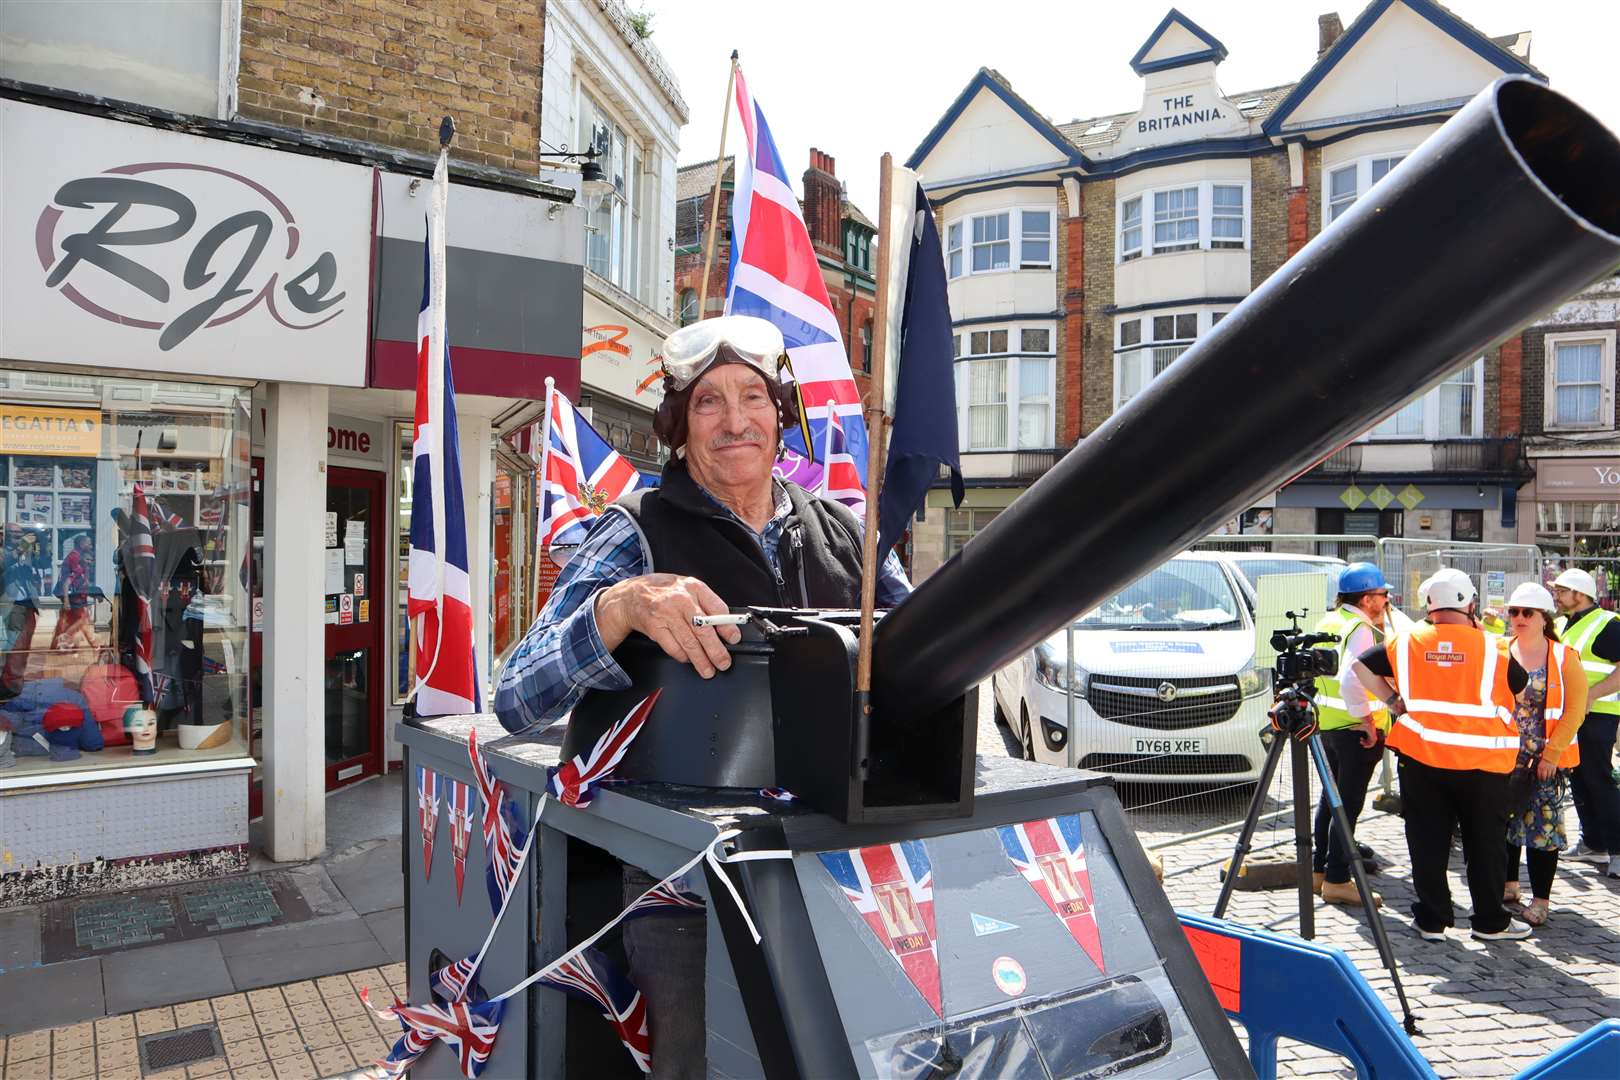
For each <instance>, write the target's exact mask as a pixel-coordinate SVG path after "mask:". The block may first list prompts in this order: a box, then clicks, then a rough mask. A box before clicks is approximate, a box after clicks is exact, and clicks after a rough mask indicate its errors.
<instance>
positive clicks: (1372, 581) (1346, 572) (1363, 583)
mask: <svg viewBox="0 0 1620 1080" xmlns="http://www.w3.org/2000/svg"><path fill="white" fill-rule="evenodd" d="M1387 588H1389V582H1387V581H1385V580H1384V572H1383V571H1382V570H1380V569H1378V565H1377V564H1376V563H1370V562H1358V563H1351V564H1350V565H1349V566H1347V567H1345V568H1344V569H1343V570H1340V571H1339V592H1341V593H1364V592H1372V591H1373V590H1374V589H1387Z"/></svg>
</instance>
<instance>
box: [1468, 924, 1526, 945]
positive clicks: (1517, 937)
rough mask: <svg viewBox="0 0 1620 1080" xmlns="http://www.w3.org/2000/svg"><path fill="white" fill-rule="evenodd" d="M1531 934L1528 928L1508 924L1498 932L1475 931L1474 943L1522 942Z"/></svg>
mask: <svg viewBox="0 0 1620 1080" xmlns="http://www.w3.org/2000/svg"><path fill="white" fill-rule="evenodd" d="M1531 933H1532V931H1531V929H1530V927H1528V926H1523V925H1515V924H1514V923H1511V922H1510V923H1508V924H1507V925H1506V926H1504V927H1503V928H1502V929H1500V930H1494V931H1492V930H1475V931H1473V935H1474V940H1475V941H1523V940H1524V939H1525V938H1527V937H1529V936H1530V934H1531Z"/></svg>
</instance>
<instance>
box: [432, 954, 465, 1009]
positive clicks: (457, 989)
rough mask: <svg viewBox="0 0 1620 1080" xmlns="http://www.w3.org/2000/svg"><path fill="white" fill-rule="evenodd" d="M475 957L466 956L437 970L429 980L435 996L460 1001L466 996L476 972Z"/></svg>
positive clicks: (445, 999)
mask: <svg viewBox="0 0 1620 1080" xmlns="http://www.w3.org/2000/svg"><path fill="white" fill-rule="evenodd" d="M475 959H477V958H476V957H472V956H468V957H464V958H463V959H460V960H457V961H456V962H455V963H453V964H447V965H446V966H444V967H442V968H439V969H438V970H437V971H435V972H434V973H433V975H432V977H431V978H430V979H429V980H428V981H429V982H430V983H431V984H432V989H433V996H434V997H436V998H439V999H441V1000H443V1001H460V1000H461V999H462V998H464V997H466V996H467V988H468V987H469V986H471V985H472V981H473V975H474V974H475V969H474V967H473V961H474V960H475Z"/></svg>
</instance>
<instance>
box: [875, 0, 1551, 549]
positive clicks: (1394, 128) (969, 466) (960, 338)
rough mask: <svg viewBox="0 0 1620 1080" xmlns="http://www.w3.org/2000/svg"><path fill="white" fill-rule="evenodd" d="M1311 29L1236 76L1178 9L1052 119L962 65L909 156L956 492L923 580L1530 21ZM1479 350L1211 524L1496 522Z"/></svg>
mask: <svg viewBox="0 0 1620 1080" xmlns="http://www.w3.org/2000/svg"><path fill="white" fill-rule="evenodd" d="M1318 27H1319V39H1320V50H1319V53H1318V56H1317V58H1316V60H1315V62H1314V63H1311V62H1310V59H1309V58H1308V57H1304V58H1302V61H1301V67H1302V68H1304V69H1305V72H1304V75H1303V77H1302V78H1301V79H1300V81H1298V82H1297V83H1291V84H1287V85H1284V86H1277V87H1268V88H1262V89H1259V90H1253V91H1246V92H1242V93H1230V92H1228V91H1226V90H1225V89H1224V88H1223V87H1222V86H1221V83H1220V79H1219V65H1220V63H1221V62H1222V60H1224V58H1225V57H1226V55H1227V47H1226V46H1225V45H1224V44H1223V43H1222V42H1221V40H1220V39H1218V38H1217V37H1215V36H1214V35H1213V34H1212V33H1210V32H1209V31H1208V30H1206V29H1205V28H1203V27H1201V26H1198V25H1197V24H1196V23H1194V22H1193V21H1192V20H1190V19H1188V18H1186V17H1185V16H1184V15H1182V14H1180V13H1179V12H1177V11H1175V10H1173V9H1172V11H1171V12H1170V13H1169V14H1167V15H1166V16H1165V17H1164V18H1163V20H1162V21H1161V22H1160V23H1159V24H1158V26H1157V27H1155V28H1154V29H1153V30H1152V32H1151V33H1150V34H1149V35H1148V37H1147V39H1146V40H1145V41H1144V42H1143V43H1142V45H1141V47H1140V48H1139V49H1138V50H1137V52H1136V54H1135V55H1134V56H1133V57H1130V59H1129V62H1130V64H1131V66H1132V68H1133V70H1135V72H1136V73H1137V74H1138V75H1139V76H1140V77H1141V80H1142V100H1141V105H1140V107H1139V108H1138V109H1136V110H1135V111H1133V112H1130V113H1125V114H1116V115H1111V116H1102V117H1097V118H1095V119H1091V120H1075V121H1070V122H1068V123H1054V122H1052V121H1050V120H1049V119H1047V118H1046V117H1045V116H1043V115H1042V114H1041V113H1040V112H1038V111H1037V110H1036V109H1035V108H1033V107H1032V106H1031V105H1030V104H1029V103H1028V102H1026V101H1024V99H1022V98H1021V97H1019V96H1018V94H1017V93H1016V92H1015V91H1014V89H1013V87H1012V83H1011V80H1010V79H1008V78H1006V77H1004V76H1003V75H1001V74H999V73H997V72H993V71H989V70H987V69H986V70H981V71H980V72H979V74H978V75H977V76H976V77H975V78H974V79H973V80H972V81H971V82H969V84H968V86H967V87H966V88H965V89H964V90H963V92H962V93H961V95H959V96H958V98H957V99H956V101H955V102H954V103H953V104H952V105H951V107H950V108H949V110H947V112H946V113H945V115H944V116H943V117H942V118H941V119H940V121H939V122H938V123H937V124H936V125H935V127H934V129H933V130H932V131H931V132H930V133H929V134H928V136H927V137H926V138H925V139H924V140H923V142H922V143H921V144H920V145H919V147H918V148H917V150H916V151H915V153H914V154H913V155H912V156H911V158H910V160H909V161H908V162H907V164H908V165H909V166H910V167H912V168H916V169H918V170H919V171H920V172H921V173H922V175H923V181H924V184H925V185H926V187H927V189H928V191H929V195H930V198H931V199H932V200H933V203H934V206H935V208H936V211H937V212H938V215H939V218H940V228H941V235H942V237H944V242H945V247H946V270H947V276H948V279H949V282H950V284H949V290H950V297H951V310H952V316H953V319H954V322H955V325H956V329H957V334H956V350H957V359H958V363H957V402H958V410H959V437H960V445H961V448H962V453H963V472H964V474H965V476H966V477H967V479H968V484H969V494H968V499H967V501H966V502H964V505H963V507H962V508H960V509H951V508H950V506H949V497H948V493H947V492H946V491H944V490H936V491H934V492H933V493H932V494H931V496H930V500H929V505H928V507H927V509H926V510H925V511H924V515H923V519H922V521H921V522H920V523H919V525H918V526H917V529H916V531H915V534H914V535H915V540H914V568H915V570H916V572H917V573H918V575H919V576H921V575H926V574H927V573H928V572H929V571H930V570H931V569H932V568H933V567H935V566H937V565H938V563H939V562H940V561H942V560H943V559H945V558H949V557H950V556H951V555H953V554H955V552H956V551H958V550H959V549H960V548H961V546H962V545H963V544H964V543H966V542H967V541H968V540H969V539H970V538H971V537H972V536H973V535H974V534H975V533H976V532H977V531H978V530H979V529H981V528H983V527H984V525H986V524H988V522H989V521H990V520H992V519H993V518H994V517H995V515H996V513H998V512H999V510H1000V509H1001V508H1002V507H1005V506H1006V505H1008V504H1009V503H1010V502H1011V500H1012V499H1013V498H1014V497H1015V496H1016V495H1017V494H1018V493H1019V492H1020V491H1022V490H1023V488H1024V487H1026V486H1027V485H1028V484H1029V482H1030V481H1032V480H1033V479H1035V478H1036V477H1038V476H1039V475H1040V474H1041V473H1042V472H1044V471H1045V469H1046V468H1048V467H1050V465H1051V463H1052V462H1053V461H1054V460H1055V459H1056V457H1057V456H1058V455H1060V454H1061V453H1062V452H1063V451H1064V450H1066V449H1067V448H1068V447H1069V446H1072V445H1073V444H1074V442H1075V441H1077V440H1078V439H1080V438H1082V437H1084V436H1085V435H1086V434H1088V433H1089V432H1091V431H1092V430H1094V429H1095V428H1096V427H1097V426H1098V425H1099V424H1101V423H1102V421H1103V420H1105V419H1106V418H1107V417H1108V416H1109V415H1110V414H1111V413H1112V412H1113V411H1114V410H1115V409H1117V408H1119V407H1121V406H1123V405H1124V404H1125V403H1127V402H1128V401H1129V400H1130V399H1131V398H1132V397H1133V396H1135V395H1136V394H1138V393H1140V392H1141V390H1142V389H1143V387H1144V386H1146V385H1147V384H1148V383H1149V382H1150V381H1151V380H1152V379H1153V378H1154V377H1155V376H1157V375H1158V374H1161V373H1162V372H1163V371H1164V370H1165V368H1166V367H1167V366H1168V365H1169V364H1171V363H1173V362H1174V361H1175V359H1176V358H1177V357H1178V356H1180V355H1181V354H1182V353H1183V352H1185V351H1186V350H1187V349H1188V348H1190V347H1191V346H1192V345H1193V344H1195V343H1196V342H1197V340H1198V338H1199V337H1200V336H1202V335H1204V334H1207V333H1208V332H1209V331H1210V329H1211V328H1212V327H1213V326H1214V325H1215V324H1216V323H1218V322H1219V321H1220V319H1221V318H1222V317H1223V316H1224V315H1225V314H1226V313H1227V312H1229V311H1230V310H1231V309H1232V308H1233V307H1234V306H1236V305H1237V304H1238V303H1240V302H1241V301H1242V300H1243V298H1244V297H1245V296H1247V295H1248V294H1249V292H1251V291H1252V290H1253V289H1254V288H1255V287H1257V286H1258V285H1259V283H1260V282H1262V281H1264V280H1265V279H1266V277H1267V276H1269V275H1270V274H1271V273H1273V272H1274V271H1275V270H1276V269H1277V268H1278V267H1279V266H1281V265H1282V263H1283V262H1285V261H1286V260H1287V258H1288V257H1289V255H1291V254H1292V253H1293V252H1294V251H1297V250H1298V249H1299V248H1300V247H1302V246H1303V245H1304V244H1305V243H1306V242H1307V241H1308V240H1309V239H1310V238H1311V237H1312V236H1314V235H1316V234H1317V233H1318V232H1320V231H1321V230H1322V228H1324V227H1325V226H1327V225H1328V224H1330V223H1331V222H1332V220H1333V218H1334V217H1335V216H1336V215H1338V214H1339V213H1342V212H1343V210H1344V209H1345V208H1346V207H1348V206H1349V205H1350V204H1351V203H1352V202H1353V201H1354V200H1355V199H1356V198H1357V197H1358V196H1359V195H1360V194H1361V193H1364V192H1365V191H1366V190H1367V189H1368V188H1369V187H1370V186H1371V185H1372V184H1374V183H1377V182H1378V180H1380V179H1381V178H1382V177H1383V176H1384V175H1385V174H1387V173H1388V171H1389V170H1390V169H1392V168H1395V167H1398V165H1399V163H1400V161H1401V159H1402V158H1403V157H1404V156H1405V155H1406V154H1408V153H1410V152H1411V151H1412V149H1414V148H1415V147H1416V146H1417V145H1418V144H1419V143H1421V142H1422V141H1423V140H1424V139H1425V138H1427V137H1428V136H1429V135H1430V134H1432V133H1433V132H1434V131H1435V130H1437V129H1438V128H1439V126H1440V125H1441V124H1442V123H1444V121H1445V120H1446V118H1447V117H1449V116H1450V115H1451V114H1452V113H1454V112H1455V111H1456V110H1457V109H1458V108H1459V107H1460V106H1461V105H1462V104H1464V103H1466V102H1467V101H1468V100H1469V99H1470V98H1472V97H1473V96H1474V95H1475V94H1476V93H1477V92H1478V91H1479V90H1480V89H1481V88H1483V87H1484V86H1486V85H1488V84H1489V83H1490V82H1491V81H1493V80H1494V79H1496V78H1497V77H1499V76H1501V75H1503V74H1529V75H1531V76H1533V77H1537V78H1541V77H1542V76H1541V75H1540V73H1539V72H1537V71H1536V70H1535V69H1534V68H1532V67H1530V65H1529V62H1528V49H1529V35H1528V34H1514V35H1509V36H1508V37H1505V38H1496V39H1493V38H1490V37H1487V36H1486V35H1484V34H1482V33H1481V32H1480V31H1478V30H1476V29H1475V28H1473V27H1472V26H1469V25H1468V24H1467V23H1465V22H1463V21H1462V20H1460V19H1458V18H1457V17H1456V16H1455V15H1453V14H1452V13H1451V12H1449V11H1448V10H1446V9H1445V8H1442V7H1440V6H1439V5H1438V4H1434V3H1429V2H1427V0H1373V2H1372V3H1370V4H1369V5H1368V6H1367V8H1366V9H1365V10H1364V11H1363V12H1362V13H1361V14H1360V15H1359V16H1358V17H1357V18H1356V19H1355V21H1354V22H1353V23H1352V24H1351V25H1350V26H1349V27H1348V28H1344V27H1343V26H1342V24H1341V22H1340V20H1339V18H1338V16H1337V15H1325V16H1322V17H1321V19H1319V20H1318ZM1121 59H1122V62H1123V61H1124V59H1125V58H1124V57H1123V56H1122V58H1121ZM1299 361H1300V363H1301V364H1302V365H1305V364H1308V363H1309V362H1310V358H1309V357H1303V356H1302V357H1300V358H1299ZM1499 363H1500V358H1499V357H1498V355H1497V351H1496V350H1493V351H1492V352H1491V353H1490V354H1488V355H1485V356H1481V357H1480V358H1479V359H1478V360H1477V361H1476V362H1475V363H1474V364H1473V365H1471V366H1468V367H1466V368H1464V369H1463V370H1461V371H1459V372H1457V373H1455V374H1454V375H1453V376H1452V377H1450V378H1448V379H1447V381H1446V382H1445V383H1444V384H1442V385H1441V386H1439V387H1437V388H1435V389H1434V390H1432V391H1430V392H1429V393H1427V394H1425V395H1423V396H1422V397H1420V398H1418V399H1417V400H1415V401H1413V402H1411V403H1409V404H1408V405H1406V406H1405V407H1403V408H1402V409H1400V410H1399V411H1397V412H1396V413H1395V414H1394V415H1393V416H1391V417H1390V418H1389V419H1387V420H1385V421H1383V422H1381V423H1380V424H1378V425H1377V426H1376V427H1375V428H1374V429H1373V430H1372V431H1370V432H1368V433H1367V434H1366V435H1365V436H1363V437H1362V438H1361V439H1360V440H1358V441H1357V442H1356V443H1355V444H1353V445H1352V446H1350V447H1347V448H1346V449H1345V450H1344V451H1341V452H1340V453H1339V454H1336V455H1334V457H1333V458H1331V459H1330V460H1329V461H1327V462H1324V463H1323V464H1322V465H1321V466H1320V467H1318V468H1317V469H1315V470H1312V472H1311V473H1309V474H1307V475H1306V476H1304V477H1301V478H1300V479H1299V480H1298V481H1296V482H1294V483H1293V484H1291V485H1289V486H1288V487H1287V488H1285V489H1283V490H1282V491H1280V492H1278V493H1277V494H1276V495H1275V496H1273V497H1270V498H1268V499H1266V500H1264V501H1263V502H1262V503H1261V504H1258V505H1256V506H1255V507H1253V508H1251V509H1250V510H1249V511H1248V512H1247V513H1246V514H1244V515H1242V516H1241V517H1240V518H1239V519H1237V520H1235V521H1234V522H1232V523H1231V525H1230V528H1231V529H1233V530H1241V529H1248V530H1256V529H1265V530H1267V531H1276V532H1289V533H1295V532H1300V533H1309V532H1331V533H1340V532H1351V533H1366V534H1368V535H1381V536H1430V537H1440V538H1467V539H1509V538H1512V537H1513V536H1514V535H1516V532H1517V522H1516V517H1515V509H1514V500H1513V492H1514V490H1515V489H1516V488H1517V486H1518V485H1519V484H1520V483H1522V482H1523V480H1524V479H1525V478H1526V476H1527V468H1528V467H1527V466H1526V465H1525V464H1524V463H1523V461H1522V459H1521V454H1520V448H1519V439H1518V435H1519V424H1518V418H1517V415H1516V414H1515V415H1506V416H1504V415H1503V413H1502V410H1501V408H1500V395H1499V394H1498V393H1497V390H1498V368H1499ZM1189 437H1191V435H1190V434H1189Z"/></svg>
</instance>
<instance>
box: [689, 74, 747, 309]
mask: <svg viewBox="0 0 1620 1080" xmlns="http://www.w3.org/2000/svg"><path fill="white" fill-rule="evenodd" d="M736 85H737V50H736V49H732V50H731V74H730V75H729V76H728V77H727V78H726V109H725V111H724V112H722V113H721V114H720V152H719V153H718V154H715V155H714V191H713V192H712V193H711V195H710V196H709V235H708V236H707V237H705V238H704V241H703V277H702V278H700V279H699V280H698V309H697V317H698V318H699V319H702V318H705V317H706V309H707V308H708V306H709V267H711V266H712V265H713V264H714V234H715V231H716V229H717V228H718V226H719V221H720V181H721V180H722V179H724V178H725V175H726V164H725V162H726V125H728V124H729V123H730V122H731V92H732V90H733V89H735V88H736Z"/></svg>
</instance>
